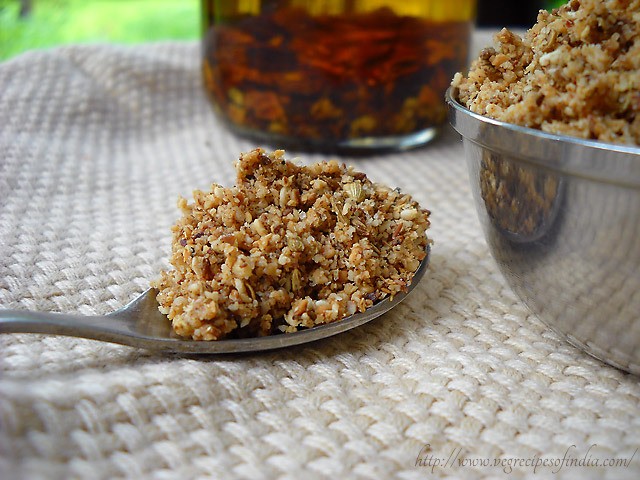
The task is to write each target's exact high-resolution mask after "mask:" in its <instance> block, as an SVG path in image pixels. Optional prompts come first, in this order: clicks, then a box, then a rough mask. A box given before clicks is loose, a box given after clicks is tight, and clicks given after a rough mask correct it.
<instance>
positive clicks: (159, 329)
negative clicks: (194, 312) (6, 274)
mask: <svg viewBox="0 0 640 480" xmlns="http://www.w3.org/2000/svg"><path fill="white" fill-rule="evenodd" d="M428 263H429V254H428V252H427V256H426V257H425V258H424V260H423V261H422V262H421V264H420V266H419V267H418V270H417V271H416V273H415V275H414V277H413V280H412V282H411V285H409V287H408V289H407V291H406V292H402V293H399V294H397V295H395V296H394V297H393V299H390V298H386V299H384V300H382V301H380V302H378V303H376V304H375V305H373V306H372V307H370V308H369V309H367V310H366V311H364V312H362V313H356V314H354V315H351V316H349V317H346V318H344V319H342V320H340V321H337V322H333V323H329V324H326V325H320V326H317V327H313V328H310V329H308V330H302V331H299V332H295V333H283V334H278V335H271V336H267V337H256V338H242V339H230V340H218V341H210V342H208V341H194V340H187V339H184V338H181V337H179V336H177V335H176V334H175V333H174V332H173V329H172V328H171V324H170V322H169V320H168V319H167V317H166V316H165V315H163V314H162V313H160V311H159V310H158V303H157V302H156V291H155V290H153V289H149V290H147V291H146V292H144V293H143V294H141V295H140V296H139V297H138V298H136V299H135V300H133V301H132V302H131V303H129V304H128V305H126V306H124V307H123V308H121V309H120V310H116V311H115V312H113V313H110V314H108V315H94V316H83V315H69V314H63V313H42V312H31V311H27V310H0V333H45V334H50V335H66V336H71V337H81V338H89V339H93V340H100V341H103V342H111V343H119V344H121V345H129V346H131V347H138V348H145V349H148V350H154V351H159V352H179V353H234V352H255V351H260V350H272V349H276V348H282V347H288V346H292V345H300V344H302V343H307V342H313V341H315V340H319V339H321V338H326V337H330V336H332V335H336V334H338V333H342V332H345V331H347V330H350V329H352V328H355V327H358V326H360V325H362V324H364V323H367V322H369V321H371V320H373V319H374V318H376V317H379V316H380V315H382V314H383V313H385V312H387V311H389V310H391V309H392V308H393V307H395V306H396V305H398V304H399V303H400V302H401V301H402V300H403V299H404V298H405V297H406V296H407V295H408V294H409V293H410V292H411V290H413V289H414V288H415V286H416V285H417V284H418V282H419V281H420V279H421V278H422V276H423V275H424V272H425V271H426V269H427V264H428Z"/></svg>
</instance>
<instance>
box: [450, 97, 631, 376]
mask: <svg viewBox="0 0 640 480" xmlns="http://www.w3.org/2000/svg"><path fill="white" fill-rule="evenodd" d="M454 93H455V92H452V91H451V90H449V91H448V92H447V102H448V105H449V113H450V120H451V124H452V125H453V127H454V128H455V129H456V130H457V131H458V132H459V133H460V134H461V135H462V138H463V143H464V150H465V156H466V161H467V165H468V168H469V176H470V181H471V186H472V189H473V191H474V196H475V202H476V207H477V210H478V214H479V217H480V221H481V223H482V225H483V228H484V232H485V236H486V239H487V242H488V244H489V247H490V249H491V253H492V255H493V256H494V258H495V259H496V261H497V263H498V265H499V267H500V269H501V271H502V273H503V274H504V276H505V278H506V280H507V282H508V283H509V284H510V286H511V287H512V288H513V290H514V291H515V292H516V294H517V295H518V296H519V297H520V299H521V300H522V301H523V302H524V303H525V304H526V305H527V306H528V307H529V308H530V309H531V310H532V311H533V312H534V313H535V314H536V315H538V317H539V318H540V319H541V320H542V321H544V322H545V323H546V324H547V325H549V326H550V327H552V328H553V329H554V330H556V331H557V332H559V333H561V334H562V335H564V336H565V337H566V338H567V339H568V340H569V341H570V342H571V343H573V344H574V345H577V346H579V347H581V348H583V349H584V350H585V351H587V352H588V353H590V354H591V355H593V356H595V357H597V358H600V359H601V360H604V361H605V362H607V363H609V364H611V365H614V366H616V367H618V368H621V369H624V370H627V371H630V372H632V373H635V374H640V148H639V147H634V146H625V145H614V144H608V143H603V142H596V141H590V140H582V139H579V138H572V137H567V136H562V135H552V134H547V133H544V132H541V131H538V130H533V129H529V128H525V127H519V126H515V125H511V124H506V123H503V122H499V121H496V120H492V119H490V118H487V117H483V116H481V115H477V114H475V113H473V112H471V111H470V110H468V109H467V108H465V107H463V106H461V105H460V104H459V103H458V102H457V101H456V100H455V98H454V97H455V95H454Z"/></svg>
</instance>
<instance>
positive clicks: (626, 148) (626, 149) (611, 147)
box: [445, 86, 640, 155]
mask: <svg viewBox="0 0 640 480" xmlns="http://www.w3.org/2000/svg"><path fill="white" fill-rule="evenodd" d="M456 91H457V88H456V87H453V86H451V87H449V88H448V89H447V91H446V93H445V98H446V101H447V103H449V105H451V106H452V107H453V108H455V109H456V110H457V111H459V112H461V113H464V114H465V115H468V116H470V117H473V118H475V119H476V120H479V121H481V122H484V123H490V124H492V125H495V126H498V127H502V128H506V129H509V130H512V131H514V132H520V133H524V134H526V135H532V136H534V137H540V138H543V139H546V140H556V141H557V140H559V141H562V142H566V143H572V144H575V145H581V146H585V147H590V148H601V149H605V150H608V151H614V152H621V153H630V154H633V155H640V145H638V146H634V145H629V144H623V143H610V142H604V141H602V140H590V139H585V138H580V137H573V136H571V135H564V134H560V133H549V132H545V131H543V130H539V129H537V128H531V127H524V126H522V125H516V124H515V123H508V122H503V121H502V120H496V119H494V118H491V117H487V116H484V115H481V114H479V113H475V112H473V111H471V110H469V109H468V108H467V107H465V106H464V105H462V104H461V103H460V102H459V101H458V99H457V98H456V97H454V92H456Z"/></svg>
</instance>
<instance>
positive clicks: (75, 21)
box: [0, 0, 200, 60]
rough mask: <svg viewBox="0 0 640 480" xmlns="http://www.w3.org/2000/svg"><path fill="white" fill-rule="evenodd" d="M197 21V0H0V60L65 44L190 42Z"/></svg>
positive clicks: (198, 11) (196, 34)
mask: <svg viewBox="0 0 640 480" xmlns="http://www.w3.org/2000/svg"><path fill="white" fill-rule="evenodd" d="M25 4H26V6H27V12H24V9H25ZM29 4H30V8H29ZM21 9H23V11H22V12H21ZM199 23H200V2H199V0H31V1H30V2H29V1H24V0H0V60H2V59H7V58H10V57H12V56H14V55H16V54H19V53H21V52H24V51H26V50H30V49H34V48H44V47H49V46H53V45H61V44H68V43H86V42H118V43H128V44H131V43H139V42H149V41H154V40H164V39H174V40H194V39H196V38H198V36H199V32H200V26H199Z"/></svg>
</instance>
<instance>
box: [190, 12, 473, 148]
mask: <svg viewBox="0 0 640 480" xmlns="http://www.w3.org/2000/svg"><path fill="white" fill-rule="evenodd" d="M201 2H202V13H203V47H202V51H203V63H202V65H203V76H204V84H205V88H206V91H207V93H208V96H209V98H210V100H211V102H212V104H213V106H214V108H215V110H216V112H217V113H218V114H219V116H220V117H221V118H222V119H223V120H224V121H225V123H226V124H227V125H228V126H229V127H230V128H231V129H232V130H233V131H235V132H236V133H238V134H241V135H243V136H245V137H249V138H252V139H253V140H257V141H261V142H266V143H269V144H272V145H273V146H276V147H283V148H295V149H304V150H319V151H334V152H347V153H355V152H357V151H365V152H366V151H376V150H397V149H405V148H410V147H414V146H418V145H422V144H424V143H427V142H428V141H430V140H431V139H432V138H434V136H435V134H436V132H437V130H438V127H440V126H441V125H442V124H443V123H444V122H445V121H446V108H445V104H444V93H445V91H446V89H447V87H448V85H449V83H450V81H451V78H452V77H453V75H454V73H455V72H457V71H460V70H463V69H464V68H465V67H466V63H467V57H468V48H469V43H470V36H471V32H472V28H473V18H474V15H475V5H476V0H420V1H418V0H407V1H403V2H399V1H397V0H316V1H313V0H308V1H307V0H238V1H226V0H201Z"/></svg>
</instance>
